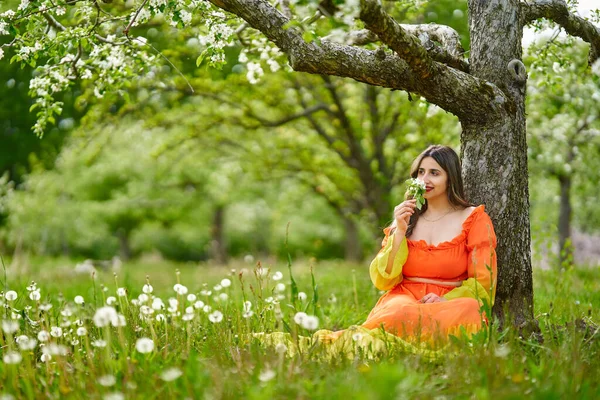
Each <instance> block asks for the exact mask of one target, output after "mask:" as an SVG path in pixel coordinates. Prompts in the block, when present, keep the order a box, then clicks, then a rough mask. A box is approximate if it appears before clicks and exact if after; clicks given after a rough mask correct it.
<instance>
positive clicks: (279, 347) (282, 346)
mask: <svg viewBox="0 0 600 400" xmlns="http://www.w3.org/2000/svg"><path fill="white" fill-rule="evenodd" d="M275 351H276V352H277V353H279V354H283V353H285V352H286V351H287V346H286V345H285V344H283V343H277V345H276V346H275Z"/></svg>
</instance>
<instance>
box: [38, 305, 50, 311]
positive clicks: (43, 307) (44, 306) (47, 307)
mask: <svg viewBox="0 0 600 400" xmlns="http://www.w3.org/2000/svg"><path fill="white" fill-rule="evenodd" d="M51 308H52V304H48V303H46V304H42V305H40V310H42V311H49V310H50V309H51Z"/></svg>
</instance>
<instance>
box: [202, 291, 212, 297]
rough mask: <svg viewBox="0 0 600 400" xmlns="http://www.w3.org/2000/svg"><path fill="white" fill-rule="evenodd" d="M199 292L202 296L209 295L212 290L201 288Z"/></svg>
mask: <svg viewBox="0 0 600 400" xmlns="http://www.w3.org/2000/svg"><path fill="white" fill-rule="evenodd" d="M200 294H201V295H202V296H210V295H211V294H212V291H210V290H203V291H201V292H200Z"/></svg>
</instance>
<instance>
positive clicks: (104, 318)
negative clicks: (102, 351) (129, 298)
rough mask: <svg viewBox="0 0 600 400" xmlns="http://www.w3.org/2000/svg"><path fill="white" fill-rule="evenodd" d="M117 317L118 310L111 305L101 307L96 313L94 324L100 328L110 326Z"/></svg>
mask: <svg viewBox="0 0 600 400" xmlns="http://www.w3.org/2000/svg"><path fill="white" fill-rule="evenodd" d="M116 318H117V310H115V309H114V308H113V307H110V306H104V307H100V308H99V309H97V310H96V313H95V314H94V318H93V321H94V325H96V326H97V327H99V328H102V327H104V326H108V324H110V323H111V322H112V321H113V320H115V319H116Z"/></svg>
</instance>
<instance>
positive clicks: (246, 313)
mask: <svg viewBox="0 0 600 400" xmlns="http://www.w3.org/2000/svg"><path fill="white" fill-rule="evenodd" d="M253 315H254V311H252V310H248V311H244V312H243V313H242V317H244V318H250V317H251V316H253Z"/></svg>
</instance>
